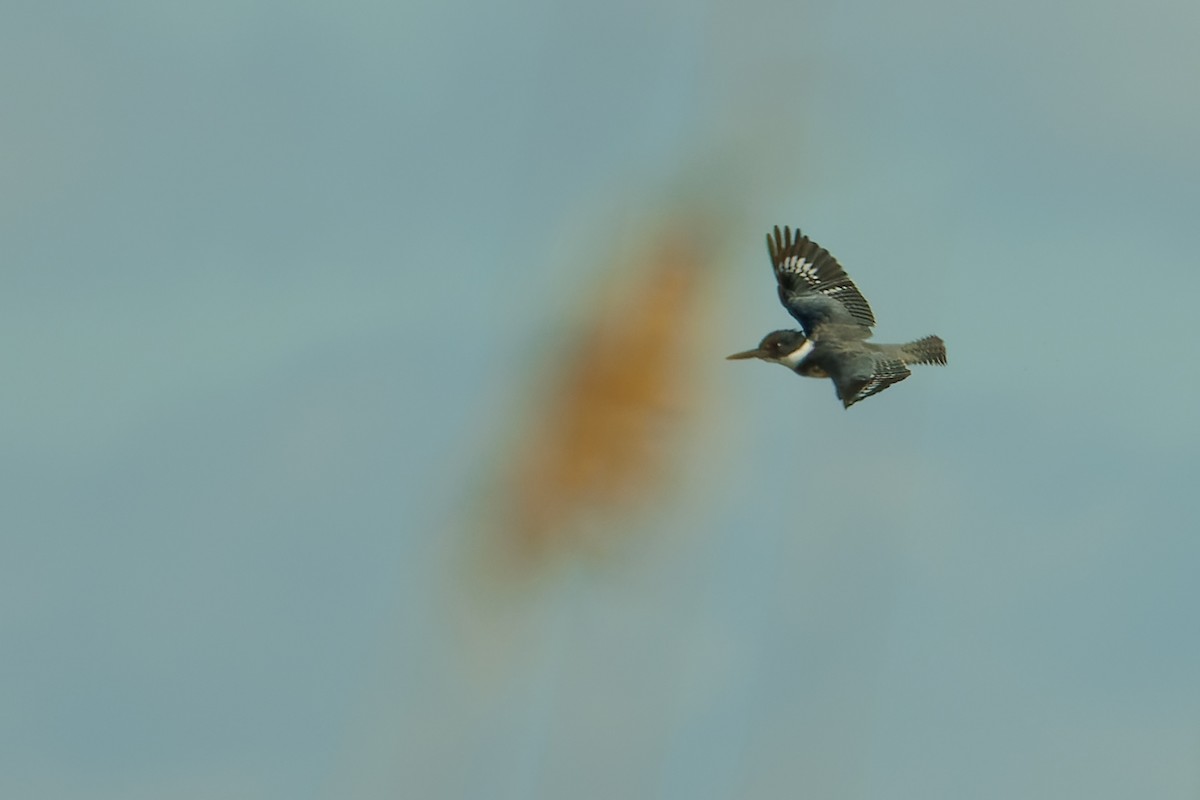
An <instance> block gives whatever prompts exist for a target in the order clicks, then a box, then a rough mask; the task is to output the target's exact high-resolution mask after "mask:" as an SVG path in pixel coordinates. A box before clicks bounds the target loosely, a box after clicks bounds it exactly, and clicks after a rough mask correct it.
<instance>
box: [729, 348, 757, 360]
mask: <svg viewBox="0 0 1200 800" xmlns="http://www.w3.org/2000/svg"><path fill="white" fill-rule="evenodd" d="M762 356H763V354H762V350H760V349H758V348H757V347H756V348H754V349H753V350H743V351H742V352H740V353H734V354H733V355H731V356H725V358H726V360H728V361H738V360H740V359H743V358H762Z"/></svg>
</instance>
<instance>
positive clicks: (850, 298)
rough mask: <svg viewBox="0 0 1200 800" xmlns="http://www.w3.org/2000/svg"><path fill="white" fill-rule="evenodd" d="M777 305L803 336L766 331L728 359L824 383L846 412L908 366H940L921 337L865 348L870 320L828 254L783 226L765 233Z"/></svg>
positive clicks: (939, 354) (933, 344)
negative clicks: (762, 364) (767, 365)
mask: <svg viewBox="0 0 1200 800" xmlns="http://www.w3.org/2000/svg"><path fill="white" fill-rule="evenodd" d="M767 249H768V250H769V251H770V253H771V265H772V267H773V268H774V270H775V280H776V281H777V282H778V283H779V300H780V302H782V303H783V307H784V308H786V309H787V310H788V313H789V314H791V315H792V316H793V317H795V318H796V321H797V322H799V323H800V327H801V328H803V331H796V330H779V331H773V332H771V333H768V334H767V335H766V336H765V337H764V338H763V340H762V341H761V342H759V344H758V347H756V348H754V349H753V350H746V351H745V352H742V353H734V354H733V355H731V356H729V358H731V359H740V358H760V359H762V360H763V361H770V362H772V363H775V364H783V365H784V366H785V367H787V368H788V369H790V370H792V371H793V372H795V373H796V374H797V375H804V376H805V377H809V378H830V379H831V380H833V386H834V389H835V390H836V391H837V396H838V399H839V400H841V401H842V405H843V406H844V407H845V408H849V407H850V406H852V405H854V404H855V403H857V402H858V401H859V400H864V399H866V398H868V397H870V396H871V395H873V394H878V393H879V392H882V391H883V390H884V389H886V388H888V387H889V386H891V385H892V384H893V383H899V382H900V381H902V380H904V379H905V378H907V377H908V376H909V375H911V374H912V373H911V372H910V371H909V369H908V367H909V365H910V364H945V363H946V344H945V342H943V341H942V340H941V339H940V338H939V337H937V336H926V337H925V338H924V339H917V340H916V341H915V342H909V343H908V344H871V343H869V342H868V341H867V339H869V338H871V328H872V327H873V326H874V325H875V315H874V314H872V313H871V306H870V305H868V304H867V299H866V298H865V297H863V296H862V293H861V292H859V291H858V287H857V286H855V285H854V282H853V281H851V280H850V277H849V276H848V275H847V274H846V272H845V270H843V269H842V268H841V266H840V265H839V264H838V262H837V261H836V260H835V259H834V257H833V256H831V255H830V254H829V251H828V250H826V249H825V248H823V247H821V246H820V245H818V244H817V243H816V242H814V241H813V240H811V239H809V238H808V237H807V236H802V235H801V233H800V230H799V229H797V230H796V234H795V237H793V236H792V231H791V229H790V228H788V227H787V226H784V229H783V232H782V233H780V231H779V226H778V225H776V226H775V235H774V236H772V235H771V234H769V233H768V234H767Z"/></svg>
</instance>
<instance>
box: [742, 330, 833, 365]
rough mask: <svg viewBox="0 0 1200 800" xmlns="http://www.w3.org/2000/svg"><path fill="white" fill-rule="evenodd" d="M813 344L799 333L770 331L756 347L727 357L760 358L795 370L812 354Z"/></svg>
mask: <svg viewBox="0 0 1200 800" xmlns="http://www.w3.org/2000/svg"><path fill="white" fill-rule="evenodd" d="M812 349H813V342H812V340H811V339H809V338H808V337H807V336H805V335H804V334H803V333H801V332H800V331H772V332H771V333H768V334H767V335H766V336H764V337H763V340H762V341H761V342H759V343H758V347H756V348H754V349H753V350H745V351H743V352H741V353H734V354H733V355H731V356H727V358H729V359H742V358H760V359H762V360H763V361H770V362H772V363H775V364H783V365H784V366H785V367H787V368H788V369H795V368H796V367H798V366H799V365H800V362H801V361H803V360H804V359H805V358H807V357H808V354H809V353H811V352H812Z"/></svg>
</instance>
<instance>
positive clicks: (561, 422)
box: [504, 224, 710, 552]
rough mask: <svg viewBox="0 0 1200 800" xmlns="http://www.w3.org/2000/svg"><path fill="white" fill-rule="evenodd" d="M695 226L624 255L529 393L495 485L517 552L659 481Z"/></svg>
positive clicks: (678, 387)
mask: <svg viewBox="0 0 1200 800" xmlns="http://www.w3.org/2000/svg"><path fill="white" fill-rule="evenodd" d="M699 230H700V229H699V226H696V225H680V224H676V225H673V226H671V227H670V228H668V229H667V230H665V231H662V232H660V233H659V234H658V235H657V236H655V237H654V240H653V242H652V243H651V244H649V245H648V246H644V247H643V248H642V249H640V250H639V251H638V252H636V253H635V254H634V256H633V258H632V259H631V263H630V264H629V265H628V266H629V267H630V268H629V269H625V270H622V274H624V275H626V276H627V277H628V280H627V281H625V282H624V284H623V285H622V286H621V288H620V290H619V291H616V292H613V293H611V294H609V295H608V296H607V297H606V298H603V299H601V300H600V301H599V302H598V303H596V304H595V305H594V306H591V307H589V310H588V315H587V317H585V318H584V319H582V320H581V321H580V322H579V329H578V333H577V334H576V336H575V337H573V339H572V341H573V346H572V349H571V352H570V354H569V358H568V360H567V361H566V362H565V364H564V365H563V366H562V367H561V372H560V373H559V374H557V375H554V376H553V377H552V378H551V380H550V381H549V386H548V390H547V391H546V394H545V396H544V397H543V398H539V399H536V400H535V401H534V403H533V406H534V408H535V409H537V408H540V409H541V411H540V413H539V414H538V418H537V420H536V424H535V425H532V426H530V430H531V433H530V435H529V436H528V437H527V438H526V440H524V441H522V442H521V443H520V444H519V445H517V452H516V453H514V454H513V457H512V459H511V460H509V461H508V463H510V464H512V465H513V469H512V471H511V473H509V475H510V477H509V476H506V478H505V480H506V482H508V484H509V486H508V490H507V491H505V492H504V495H505V497H506V498H507V502H511V503H512V506H511V511H510V515H509V519H510V527H511V531H509V534H508V535H510V536H512V537H515V540H516V542H517V543H519V544H520V545H523V546H524V548H523V549H524V550H525V551H527V552H528V551H529V550H534V551H538V552H540V551H542V550H544V549H545V548H546V547H547V546H548V545H551V544H553V543H555V542H556V541H558V540H561V539H562V538H563V537H564V536H567V535H568V534H569V533H570V532H572V530H574V529H575V528H576V527H577V526H578V525H579V524H580V522H581V521H582V520H584V519H585V518H589V517H592V516H593V515H602V516H603V517H605V518H606V519H608V518H610V517H611V516H612V515H613V514H615V512H619V511H621V510H624V509H627V508H631V507H633V506H636V505H639V504H643V503H645V502H646V501H647V500H648V499H649V498H651V497H652V496H654V495H656V494H657V493H659V492H661V491H662V489H663V488H664V478H665V477H666V474H667V472H668V471H669V469H670V467H671V466H672V461H673V459H672V457H671V454H672V452H673V450H672V448H671V447H670V442H671V440H672V433H674V432H675V431H674V427H675V426H674V425H673V424H672V423H674V422H677V421H678V418H679V417H681V416H683V414H684V412H686V411H687V409H688V407H689V406H688V396H689V391H688V386H689V377H690V376H689V374H688V373H689V369H688V368H689V366H690V365H691V363H692V357H691V355H690V354H691V353H692V350H693V348H692V347H690V346H689V342H690V336H691V334H692V333H693V332H694V331H695V330H696V326H695V322H696V317H697V307H698V300H699V294H700V293H699V291H698V290H699V289H700V288H701V287H702V285H703V283H704V282H705V280H706V278H707V277H708V275H709V272H710V270H709V269H708V266H709V265H708V263H707V257H706V253H708V252H709V248H707V247H705V246H703V244H702V242H703V240H704V238H705V237H703V236H701V235H700V234H699ZM535 413H538V412H536V411H535ZM609 521H611V520H609Z"/></svg>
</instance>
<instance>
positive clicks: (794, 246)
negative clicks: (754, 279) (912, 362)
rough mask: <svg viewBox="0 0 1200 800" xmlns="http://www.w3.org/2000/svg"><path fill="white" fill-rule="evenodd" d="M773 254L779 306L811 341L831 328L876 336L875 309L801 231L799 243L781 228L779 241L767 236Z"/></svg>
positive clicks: (788, 229) (861, 336)
mask: <svg viewBox="0 0 1200 800" xmlns="http://www.w3.org/2000/svg"><path fill="white" fill-rule="evenodd" d="M767 250H768V251H770V253H771V265H772V266H773V267H774V269H775V280H776V281H778V282H779V300H780V302H782V303H783V307H784V308H786V309H787V310H788V313H790V314H791V315H792V316H793V317H795V318H796V321H797V322H799V323H800V327H802V328H803V329H804V333H805V334H806V335H807V336H809V338H813V337H815V336H816V332H817V329H818V328H820V327H822V326H826V325H838V326H845V328H846V330H844V331H843V332H842V335H845V336H857V337H858V338H861V339H866V338H868V337H869V336H870V335H871V328H872V327H873V326H874V325H875V315H874V314H873V313H871V306H870V304H869V303H867V299H866V298H865V297H863V296H862V293H861V292H860V291H858V287H857V286H855V285H854V282H853V281H851V280H850V276H849V275H847V274H846V271H845V270H843V269H842V267H841V265H840V264H838V262H837V260H836V259H835V258H834V257H833V256H831V255H830V254H829V251H828V250H826V249H825V248H824V247H821V246H820V245H818V244H817V243H816V242H814V241H813V240H812V239H809V238H808V237H807V236H801V235H800V231H799V230H797V231H796V237H795V238H794V239H793V238H792V231H791V229H790V228H788V227H786V226H785V227H784V229H783V233H782V234H780V232H779V226H778V225H776V226H775V236H774V238H772V236H771V234H767ZM856 328H861V329H862V330H861V331H858V330H855V329H856Z"/></svg>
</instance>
